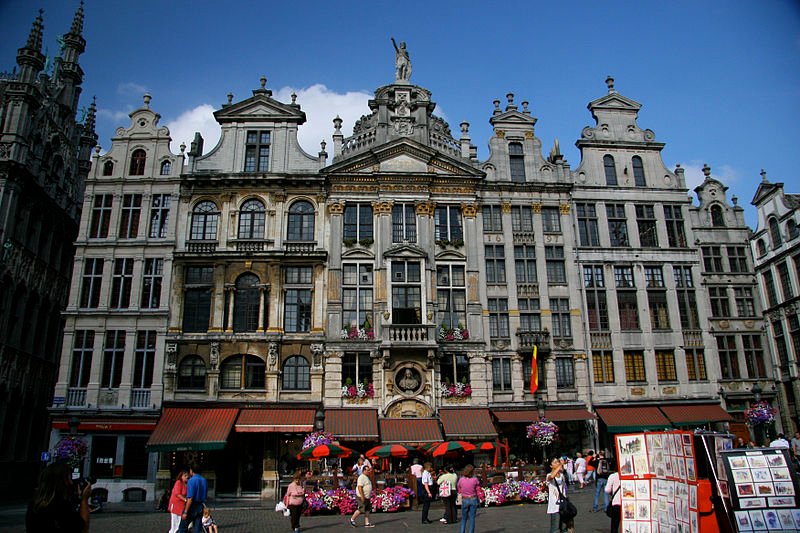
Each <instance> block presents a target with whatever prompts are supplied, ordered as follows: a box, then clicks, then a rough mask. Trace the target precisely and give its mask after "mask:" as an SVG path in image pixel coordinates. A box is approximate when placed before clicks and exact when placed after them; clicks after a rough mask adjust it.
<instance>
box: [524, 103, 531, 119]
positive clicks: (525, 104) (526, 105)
mask: <svg viewBox="0 0 800 533" xmlns="http://www.w3.org/2000/svg"><path fill="white" fill-rule="evenodd" d="M522 112H523V113H524V114H525V115H530V114H531V112H530V110H529V109H528V101H527V100H525V101H524V102H522Z"/></svg>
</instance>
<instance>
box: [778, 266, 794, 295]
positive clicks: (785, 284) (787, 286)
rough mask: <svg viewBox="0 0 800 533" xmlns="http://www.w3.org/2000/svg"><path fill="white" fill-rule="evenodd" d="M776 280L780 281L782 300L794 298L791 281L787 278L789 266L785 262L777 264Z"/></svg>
mask: <svg viewBox="0 0 800 533" xmlns="http://www.w3.org/2000/svg"><path fill="white" fill-rule="evenodd" d="M777 268H778V279H780V280H781V292H782V293H783V299H784V301H785V300H789V299H791V298H793V297H794V289H793V288H792V279H791V278H790V277H789V265H787V264H786V261H782V262H780V263H778V265H777Z"/></svg>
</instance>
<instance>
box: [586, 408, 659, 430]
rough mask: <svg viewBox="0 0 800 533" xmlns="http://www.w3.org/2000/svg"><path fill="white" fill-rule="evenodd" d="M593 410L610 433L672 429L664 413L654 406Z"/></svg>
mask: <svg viewBox="0 0 800 533" xmlns="http://www.w3.org/2000/svg"><path fill="white" fill-rule="evenodd" d="M595 410H596V411H597V414H598V416H599V417H600V418H601V419H602V420H603V422H605V423H606V426H608V430H609V431H610V432H611V433H625V432H628V431H643V430H645V429H663V428H668V427H672V424H671V423H670V421H669V420H668V419H667V417H666V416H664V413H662V412H661V411H659V409H658V407H656V406H655V405H652V406H648V405H625V406H618V407H596V408H595Z"/></svg>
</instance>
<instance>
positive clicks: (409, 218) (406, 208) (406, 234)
mask: <svg viewBox="0 0 800 533" xmlns="http://www.w3.org/2000/svg"><path fill="white" fill-rule="evenodd" d="M404 241H407V242H417V215H416V211H415V209H414V205H413V204H394V205H393V206H392V242H394V243H398V242H404Z"/></svg>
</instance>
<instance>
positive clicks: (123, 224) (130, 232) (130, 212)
mask: <svg viewBox="0 0 800 533" xmlns="http://www.w3.org/2000/svg"><path fill="white" fill-rule="evenodd" d="M141 213H142V195H141V194H126V195H124V196H123V197H122V212H121V213H120V217H119V238H120V239H135V238H136V237H138V236H139V218H140V216H141Z"/></svg>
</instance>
